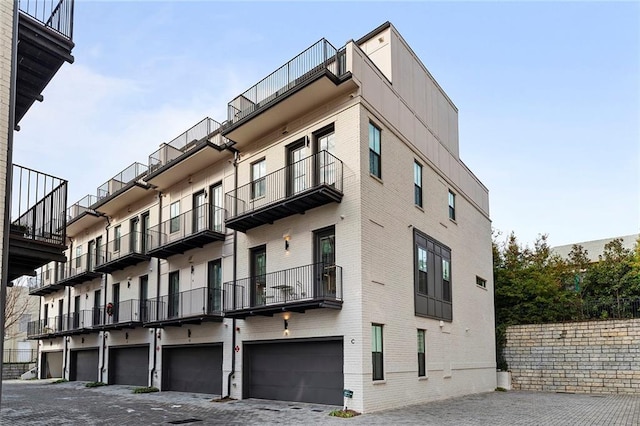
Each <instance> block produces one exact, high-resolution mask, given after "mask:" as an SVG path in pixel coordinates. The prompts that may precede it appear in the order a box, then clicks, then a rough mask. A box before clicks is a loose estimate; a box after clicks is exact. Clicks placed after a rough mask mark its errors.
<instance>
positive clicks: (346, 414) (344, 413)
mask: <svg viewBox="0 0 640 426" xmlns="http://www.w3.org/2000/svg"><path fill="white" fill-rule="evenodd" d="M329 415H330V416H333V417H341V418H343V419H349V418H351V417H355V416H358V415H360V413H358V412H357V411H355V410H349V409H346V410H333V411H332V412H330V413H329Z"/></svg>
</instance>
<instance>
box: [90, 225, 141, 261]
mask: <svg viewBox="0 0 640 426" xmlns="http://www.w3.org/2000/svg"><path fill="white" fill-rule="evenodd" d="M113 232H115V231H112V233H113ZM110 237H111V238H113V239H112V240H110V241H109V242H108V243H107V247H106V248H102V249H98V250H97V259H96V264H95V267H94V268H96V267H98V269H99V267H100V266H102V265H104V264H105V263H109V262H113V261H116V260H118V259H120V258H123V257H126V256H129V255H132V254H139V255H144V254H145V253H146V247H145V246H146V244H147V242H146V241H145V239H148V238H149V237H148V236H147V237H145V235H144V234H143V233H142V232H140V231H137V232H131V233H129V234H124V235H112V236H110Z"/></svg>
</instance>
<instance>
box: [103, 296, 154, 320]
mask: <svg viewBox="0 0 640 426" xmlns="http://www.w3.org/2000/svg"><path fill="white" fill-rule="evenodd" d="M111 305H112V307H111V308H108V306H109V304H107V305H106V306H101V307H100V308H96V309H94V311H93V315H94V317H93V320H94V324H93V325H94V326H104V325H111V324H120V323H127V322H144V321H146V316H147V314H148V312H149V301H148V300H142V301H141V300H138V299H130V300H124V301H122V302H118V303H111Z"/></svg>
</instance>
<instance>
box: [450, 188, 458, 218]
mask: <svg viewBox="0 0 640 426" xmlns="http://www.w3.org/2000/svg"><path fill="white" fill-rule="evenodd" d="M449 219H451V220H456V194H454V193H453V192H451V191H449Z"/></svg>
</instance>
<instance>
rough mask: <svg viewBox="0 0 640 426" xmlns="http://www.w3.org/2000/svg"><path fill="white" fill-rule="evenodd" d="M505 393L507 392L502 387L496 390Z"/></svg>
mask: <svg viewBox="0 0 640 426" xmlns="http://www.w3.org/2000/svg"><path fill="white" fill-rule="evenodd" d="M506 391H507V390H506V389H505V388H502V387H500V386H498V387H497V388H496V392H506Z"/></svg>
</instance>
